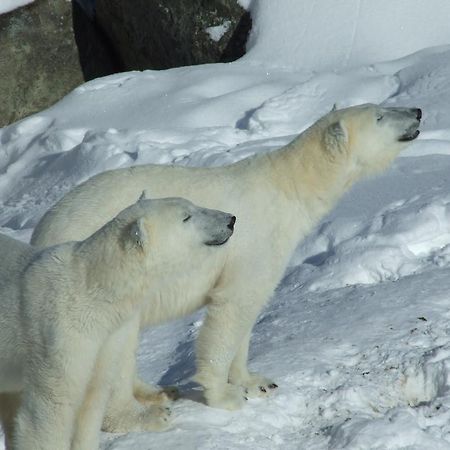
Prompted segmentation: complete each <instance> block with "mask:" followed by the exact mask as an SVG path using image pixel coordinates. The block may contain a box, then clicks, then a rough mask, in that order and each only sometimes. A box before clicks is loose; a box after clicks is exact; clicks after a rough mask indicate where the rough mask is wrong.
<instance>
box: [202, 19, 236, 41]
mask: <svg viewBox="0 0 450 450" xmlns="http://www.w3.org/2000/svg"><path fill="white" fill-rule="evenodd" d="M230 25H231V22H230V21H229V20H225V22H224V23H222V24H221V25H216V26H214V27H208V28H206V30H205V31H206V32H207V33H208V34H209V37H210V38H211V39H212V40H213V41H215V42H218V41H220V40H221V39H222V36H223V35H224V34H225V33H226V32H227V31H228V30H229V28H230Z"/></svg>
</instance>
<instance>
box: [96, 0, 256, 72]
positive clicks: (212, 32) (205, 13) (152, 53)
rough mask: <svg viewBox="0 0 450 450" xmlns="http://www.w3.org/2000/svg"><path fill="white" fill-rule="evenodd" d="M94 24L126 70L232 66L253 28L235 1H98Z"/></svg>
mask: <svg viewBox="0 0 450 450" xmlns="http://www.w3.org/2000/svg"><path fill="white" fill-rule="evenodd" d="M96 21H97V23H98V25H99V26H100V27H101V28H102V30H103V31H104V33H105V34H106V35H107V36H108V38H109V41H110V42H111V44H112V45H113V47H114V49H115V53H116V54H117V56H118V58H119V60H120V62H121V65H122V67H123V69H124V70H133V69H138V70H143V69H167V68H170V67H179V66H186V65H192V64H203V63H213V62H228V61H233V60H235V59H237V58H239V57H240V56H242V55H243V54H244V53H245V43H246V41H247V35H248V32H249V30H250V28H251V19H250V14H249V13H248V12H247V11H245V10H244V9H243V8H242V7H241V6H240V5H239V4H238V2H237V0H133V1H132V2H130V1H127V0H97V1H96Z"/></svg>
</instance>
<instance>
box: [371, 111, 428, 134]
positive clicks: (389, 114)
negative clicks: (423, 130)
mask: <svg viewBox="0 0 450 450" xmlns="http://www.w3.org/2000/svg"><path fill="white" fill-rule="evenodd" d="M383 118H387V119H389V120H390V121H391V122H392V123H394V124H395V126H396V127H397V128H398V129H399V134H400V135H399V137H398V140H399V141H400V142H408V141H412V140H414V139H415V138H416V137H417V136H419V133H420V131H419V125H420V120H421V119H422V110H421V109H420V108H384V113H382V114H380V116H379V118H378V119H377V120H378V121H381V120H382V119H383Z"/></svg>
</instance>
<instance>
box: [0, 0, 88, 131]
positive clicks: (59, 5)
mask: <svg viewBox="0 0 450 450" xmlns="http://www.w3.org/2000/svg"><path fill="white" fill-rule="evenodd" d="M82 82H83V73H82V71H81V68H80V63H79V58H78V51H77V47H76V44H75V40H74V35H73V28H72V4H71V2H68V1H67V0H35V1H34V2H33V3H31V4H29V5H27V6H24V7H22V8H19V9H15V10H13V11H11V12H9V13H6V14H2V15H0V92H1V97H2V102H1V103H0V127H2V126H5V125H7V124H9V123H12V122H14V121H16V120H19V119H21V118H23V117H25V116H28V115H29V114H32V113H34V112H37V111H40V110H42V109H44V108H46V107H48V106H50V105H52V104H53V103H55V102H56V101H57V100H59V99H60V98H61V97H63V96H64V95H65V94H67V93H68V92H70V91H71V90H72V89H73V88H75V87H76V86H78V85H79V84H81V83H82Z"/></svg>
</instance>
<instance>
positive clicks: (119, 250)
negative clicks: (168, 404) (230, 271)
mask: <svg viewBox="0 0 450 450" xmlns="http://www.w3.org/2000/svg"><path fill="white" fill-rule="evenodd" d="M235 220H236V219H235V217H234V216H232V215H230V214H227V213H224V212H221V211H214V210H209V209H204V208H200V207H198V206H195V205H194V204H192V203H191V202H189V201H187V200H184V199H180V198H169V199H161V200H147V199H140V200H139V201H138V202H137V203H135V204H133V205H132V206H129V207H128V208H126V209H125V210H123V211H122V212H120V213H119V214H118V215H117V216H116V217H115V218H114V219H112V220H111V221H109V222H108V223H107V224H106V225H104V226H103V227H102V228H100V229H99V230H98V231H96V232H95V233H94V234H92V235H91V236H90V237H87V238H86V239H85V240H81V241H76V242H68V243H63V244H58V245H56V246H53V247H50V248H45V249H43V250H40V251H39V250H38V249H36V248H34V247H32V246H30V245H28V244H25V243H22V242H19V241H16V240H14V239H12V238H9V237H6V236H4V235H0V252H1V254H2V258H1V259H0V308H1V314H0V401H1V403H0V418H1V419H2V421H3V427H4V430H5V432H6V435H7V438H8V441H7V447H8V448H14V449H17V450H52V449H54V450H65V449H66V450H69V449H72V450H81V449H84V450H93V449H95V448H98V439H99V431H100V427H101V425H102V422H103V416H104V409H105V405H106V402H107V400H108V398H109V389H110V388H111V386H110V383H109V378H110V377H111V375H115V373H116V372H117V371H118V367H119V365H120V364H121V362H122V361H121V357H122V355H121V353H120V348H121V345H120V344H121V340H122V339H123V336H126V337H127V339H128V333H127V332H125V334H124V332H123V329H122V328H124V329H125V330H127V324H128V323H129V322H131V323H134V316H136V315H139V309H140V306H141V303H142V300H143V299H144V297H146V296H149V297H148V298H152V299H153V300H155V304H154V305H153V307H152V308H148V309H147V313H148V314H151V315H153V316H154V317H155V320H158V316H162V317H164V316H165V314H167V313H166V312H165V311H164V308H165V307H166V305H160V304H158V303H157V299H159V298H164V301H166V302H169V303H170V302H172V303H175V302H180V304H179V305H178V306H176V305H174V304H172V305H171V306H170V311H172V310H176V311H180V310H184V311H188V310H192V309H195V308H197V304H196V301H195V300H193V299H192V298H184V297H183V295H176V297H173V298H170V296H171V295H173V293H174V292H176V290H177V288H180V290H179V291H178V294H183V290H184V286H182V287H180V283H179V282H178V281H177V279H178V278H181V280H182V283H183V284H184V282H185V277H188V276H190V277H192V278H193V281H192V284H193V285H195V283H205V284H208V283H209V284H210V285H212V284H213V280H215V278H216V277H217V274H214V269H213V268H214V267H216V269H215V270H216V271H217V272H218V273H220V272H221V271H222V268H223V264H224V261H225V256H226V246H225V245H224V244H225V243H226V242H227V241H228V239H229V238H230V236H231V234H232V233H233V226H234V222H235ZM223 247H225V249H223ZM219 249H220V250H219ZM200 271H204V272H205V274H206V275H205V277H204V278H203V279H202V278H201V277H202V275H201V274H200ZM199 289H204V287H203V286H201V287H200V288H199ZM147 306H148V307H149V305H147ZM169 314H170V312H169ZM169 412H170V411H169V410H168V409H167V408H165V407H164V406H153V408H151V409H148V408H147V409H145V408H144V407H143V406H142V411H141V413H142V417H141V419H142V420H143V421H145V424H146V427H147V429H163V428H165V427H166V426H167V419H168V414H169ZM149 414H150V417H148V415H149ZM11 435H12V436H11Z"/></svg>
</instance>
